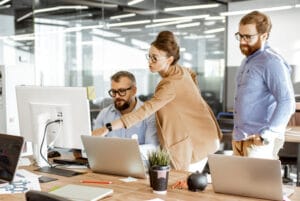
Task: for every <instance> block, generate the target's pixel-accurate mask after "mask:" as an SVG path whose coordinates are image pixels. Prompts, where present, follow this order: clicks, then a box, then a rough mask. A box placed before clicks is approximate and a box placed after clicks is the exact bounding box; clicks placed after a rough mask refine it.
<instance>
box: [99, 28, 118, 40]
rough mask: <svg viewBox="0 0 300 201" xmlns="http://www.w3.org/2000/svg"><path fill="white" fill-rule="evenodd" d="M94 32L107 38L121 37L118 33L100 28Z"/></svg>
mask: <svg viewBox="0 0 300 201" xmlns="http://www.w3.org/2000/svg"><path fill="white" fill-rule="evenodd" d="M93 34H96V35H99V36H103V37H107V38H116V37H120V35H119V34H116V33H113V32H109V31H104V30H100V29H94V30H93Z"/></svg>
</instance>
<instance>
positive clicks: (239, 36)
mask: <svg viewBox="0 0 300 201" xmlns="http://www.w3.org/2000/svg"><path fill="white" fill-rule="evenodd" d="M234 35H235V38H236V39H237V40H238V41H241V40H242V39H244V40H245V41H246V42H250V41H251V40H253V38H254V37H255V36H257V35H259V33H257V34H253V35H249V34H240V33H239V32H236V33H235V34H234Z"/></svg>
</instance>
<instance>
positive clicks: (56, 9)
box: [17, 6, 89, 22]
mask: <svg viewBox="0 0 300 201" xmlns="http://www.w3.org/2000/svg"><path fill="white" fill-rule="evenodd" d="M88 8H89V7H88V6H55V7H50V8H42V9H36V10H34V11H33V12H29V13H27V14H25V15H23V16H22V17H20V18H18V19H17V22H20V21H22V20H24V19H26V18H28V17H30V16H31V15H33V14H37V13H46V12H52V11H58V10H74V9H75V10H82V9H88Z"/></svg>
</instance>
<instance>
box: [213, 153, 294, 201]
mask: <svg viewBox="0 0 300 201" xmlns="http://www.w3.org/2000/svg"><path fill="white" fill-rule="evenodd" d="M208 164H209V169H210V173H211V179H212V186H213V189H214V191H215V192H217V193H224V194H235V195H241V196H247V197H253V198H263V199H270V200H280V201H282V200H283V198H284V196H286V197H287V196H289V195H291V194H292V193H293V189H287V190H288V191H287V193H288V194H286V195H284V193H283V186H282V178H281V163H280V161H279V160H271V159H261V158H249V157H239V156H228V155H221V154H211V155H209V156H208Z"/></svg>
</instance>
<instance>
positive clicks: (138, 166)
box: [81, 135, 146, 178]
mask: <svg viewBox="0 0 300 201" xmlns="http://www.w3.org/2000/svg"><path fill="white" fill-rule="evenodd" d="M81 140H82V143H83V147H84V149H85V151H86V155H87V158H88V162H89V165H90V168H91V170H92V171H93V172H98V173H104V174H113V175H121V176H126V177H127V176H131V177H136V178H146V168H145V166H144V164H143V160H142V157H141V154H140V150H139V145H138V141H137V140H136V139H127V138H107V137H100V136H88V135H82V136H81Z"/></svg>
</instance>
